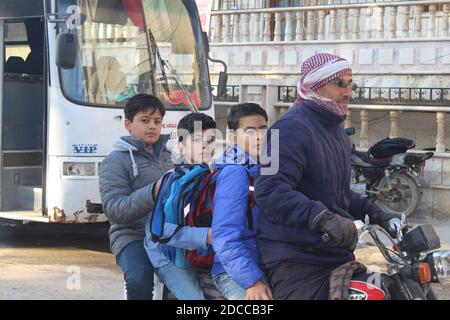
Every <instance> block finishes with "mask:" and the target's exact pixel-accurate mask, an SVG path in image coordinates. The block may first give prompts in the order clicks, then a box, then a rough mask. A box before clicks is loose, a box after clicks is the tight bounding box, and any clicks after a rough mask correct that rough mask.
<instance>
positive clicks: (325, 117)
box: [300, 100, 345, 127]
mask: <svg viewBox="0 0 450 320" xmlns="http://www.w3.org/2000/svg"><path fill="white" fill-rule="evenodd" d="M300 108H305V110H307V112H308V113H310V114H312V115H313V116H314V117H315V118H316V119H317V120H318V121H320V122H321V123H322V124H323V125H324V126H326V127H336V126H338V125H340V124H341V123H342V121H344V120H345V116H339V115H337V114H335V113H333V112H331V111H330V110H328V109H325V108H323V107H321V106H319V105H318V104H317V103H315V102H313V101H311V100H304V101H303V102H302V104H301V105H300Z"/></svg>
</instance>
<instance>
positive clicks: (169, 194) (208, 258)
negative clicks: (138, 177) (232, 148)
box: [150, 163, 255, 268]
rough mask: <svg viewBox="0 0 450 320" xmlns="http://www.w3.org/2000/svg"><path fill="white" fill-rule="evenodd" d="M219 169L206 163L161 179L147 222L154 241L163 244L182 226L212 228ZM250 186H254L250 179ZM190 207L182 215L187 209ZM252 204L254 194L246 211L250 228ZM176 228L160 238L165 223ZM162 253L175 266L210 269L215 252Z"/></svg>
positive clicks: (182, 168) (170, 249)
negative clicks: (151, 212)
mask: <svg viewBox="0 0 450 320" xmlns="http://www.w3.org/2000/svg"><path fill="white" fill-rule="evenodd" d="M219 173H220V170H214V171H212V172H211V171H210V169H209V167H208V165H207V164H204V163H203V164H194V165H181V166H176V167H175V168H174V170H173V171H170V172H168V173H166V174H165V175H164V177H163V178H162V182H161V186H160V189H159V192H158V195H157V196H156V200H155V208H154V210H153V214H152V216H151V219H150V232H151V235H152V241H153V242H159V243H161V244H166V243H168V242H169V241H170V239H171V238H172V237H173V236H174V235H175V234H176V233H177V232H178V231H179V230H180V229H181V228H182V227H184V226H191V227H211V224H212V217H213V211H214V210H213V202H214V193H215V189H216V182H217V178H218V176H219ZM247 174H248V175H249V178H250V185H251V186H253V177H251V176H250V174H249V172H248V171H247ZM188 205H190V207H189V212H188V213H187V214H185V208H186V206H188ZM254 205H255V201H254V195H253V191H250V192H249V204H248V209H247V219H248V226H249V228H250V229H253V218H252V208H253V207H254ZM165 222H169V223H173V224H176V225H178V227H177V228H176V229H175V231H174V233H173V234H172V235H171V236H170V237H168V238H161V237H162V234H163V228H164V223H165ZM162 249H163V252H164V253H165V254H166V256H167V257H168V258H169V260H171V261H172V262H173V263H174V264H175V265H176V266H177V267H179V268H189V267H191V266H195V267H201V268H210V267H211V266H212V264H213V261H214V250H213V248H212V246H211V245H209V246H208V247H207V249H196V250H186V249H180V248H174V247H169V246H164V247H163V248H162Z"/></svg>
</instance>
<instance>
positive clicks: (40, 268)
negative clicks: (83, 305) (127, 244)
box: [0, 224, 123, 300]
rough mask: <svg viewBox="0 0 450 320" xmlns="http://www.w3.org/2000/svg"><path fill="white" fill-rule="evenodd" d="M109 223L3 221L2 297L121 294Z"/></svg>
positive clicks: (0, 243)
mask: <svg viewBox="0 0 450 320" xmlns="http://www.w3.org/2000/svg"><path fill="white" fill-rule="evenodd" d="M107 228H108V225H107V224H103V225H45V224H35V225H31V224H29V225H22V226H15V227H10V226H0V299H14V300H15V299H34V300H59V299H74V300H76V299H93V300H104V299H122V295H123V277H122V274H121V271H120V269H119V268H118V267H117V266H116V264H115V260H114V257H113V255H112V254H111V253H110V250H109V241H108V236H107Z"/></svg>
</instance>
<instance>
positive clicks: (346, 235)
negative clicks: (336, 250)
mask: <svg viewBox="0 0 450 320" xmlns="http://www.w3.org/2000/svg"><path fill="white" fill-rule="evenodd" d="M309 227H310V229H311V230H312V231H314V232H319V233H321V234H327V235H328V238H329V240H328V241H329V242H328V244H329V245H330V246H331V247H342V248H346V249H348V250H350V251H353V250H355V248H356V244H357V243H358V230H357V229H356V227H355V224H354V223H353V221H352V220H350V219H347V218H344V217H341V216H340V215H338V214H336V213H333V212H331V211H328V210H326V211H324V212H322V213H320V214H319V215H318V216H317V217H315V218H314V219H313V221H312V222H311V224H310V226H309Z"/></svg>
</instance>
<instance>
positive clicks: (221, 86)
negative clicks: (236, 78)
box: [217, 71, 228, 97]
mask: <svg viewBox="0 0 450 320" xmlns="http://www.w3.org/2000/svg"><path fill="white" fill-rule="evenodd" d="M227 81H228V74H227V73H226V72H224V71H221V72H220V73H219V83H218V85H217V97H224V96H225V95H226V93H227Z"/></svg>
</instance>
